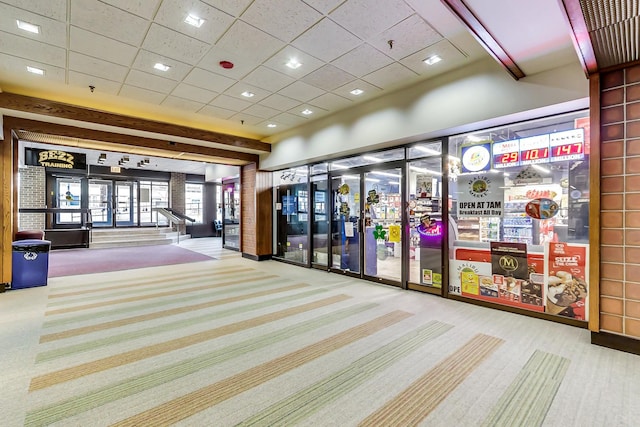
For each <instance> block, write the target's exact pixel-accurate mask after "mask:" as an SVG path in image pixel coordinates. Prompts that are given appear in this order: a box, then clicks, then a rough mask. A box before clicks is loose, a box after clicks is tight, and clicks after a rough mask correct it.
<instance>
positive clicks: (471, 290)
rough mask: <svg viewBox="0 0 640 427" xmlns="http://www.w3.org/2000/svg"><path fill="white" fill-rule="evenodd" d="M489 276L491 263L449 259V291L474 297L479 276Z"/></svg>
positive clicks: (477, 288) (477, 292) (477, 293)
mask: <svg viewBox="0 0 640 427" xmlns="http://www.w3.org/2000/svg"><path fill="white" fill-rule="evenodd" d="M487 276H489V277H490V276H491V264H490V263H488V262H475V261H466V260H457V259H452V260H449V293H450V294H454V295H464V296H470V297H476V296H478V295H479V285H478V284H479V281H480V277H487Z"/></svg>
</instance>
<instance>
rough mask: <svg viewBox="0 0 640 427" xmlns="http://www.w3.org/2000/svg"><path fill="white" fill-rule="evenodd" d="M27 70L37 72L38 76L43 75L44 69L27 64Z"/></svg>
mask: <svg viewBox="0 0 640 427" xmlns="http://www.w3.org/2000/svg"><path fill="white" fill-rule="evenodd" d="M27 71H28V72H30V73H33V74H37V75H39V76H44V70H43V69H41V68H36V67H30V66H28V65H27Z"/></svg>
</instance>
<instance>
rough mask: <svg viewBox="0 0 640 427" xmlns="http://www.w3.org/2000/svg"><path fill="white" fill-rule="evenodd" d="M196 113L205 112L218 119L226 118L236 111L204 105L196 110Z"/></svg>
mask: <svg viewBox="0 0 640 427" xmlns="http://www.w3.org/2000/svg"><path fill="white" fill-rule="evenodd" d="M198 113H199V114H205V115H207V116H211V117H216V118H218V119H223V120H227V119H228V118H230V117H231V116H233V115H234V114H236V111H231V110H227V109H226V108H220V107H215V106H213V105H205V106H204V107H202V109H201V110H200V111H198Z"/></svg>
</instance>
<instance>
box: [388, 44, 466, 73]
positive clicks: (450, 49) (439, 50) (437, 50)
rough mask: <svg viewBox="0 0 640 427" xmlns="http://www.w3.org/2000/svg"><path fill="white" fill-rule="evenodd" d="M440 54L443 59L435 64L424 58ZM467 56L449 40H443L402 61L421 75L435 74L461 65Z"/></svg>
mask: <svg viewBox="0 0 640 427" xmlns="http://www.w3.org/2000/svg"><path fill="white" fill-rule="evenodd" d="M433 55H438V56H439V57H440V58H442V61H440V62H437V63H435V64H433V65H427V64H425V63H424V60H425V59H427V58H429V57H430V56H433ZM466 59H467V57H466V56H465V55H463V54H462V52H460V51H459V50H458V49H456V47H455V46H453V45H452V44H451V43H450V42H449V41H448V40H441V41H439V42H438V43H435V44H432V45H431V46H429V47H428V48H426V49H422V50H421V51H419V52H416V53H414V54H413V55H410V56H408V57H406V58H404V59H403V60H401V61H400V63H401V64H402V65H404V66H405V67H407V68H409V69H411V70H413V71H414V72H416V73H418V74H420V75H429V76H435V75H437V74H440V73H442V72H444V71H446V70H450V69H452V68H454V67H459V66H460V65H461V64H462V63H463V62H464V61H466Z"/></svg>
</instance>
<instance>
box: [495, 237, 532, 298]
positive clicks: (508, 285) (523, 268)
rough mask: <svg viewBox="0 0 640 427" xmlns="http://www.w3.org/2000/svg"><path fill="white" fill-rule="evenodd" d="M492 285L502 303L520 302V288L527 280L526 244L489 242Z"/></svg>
mask: <svg viewBox="0 0 640 427" xmlns="http://www.w3.org/2000/svg"><path fill="white" fill-rule="evenodd" d="M491 273H492V275H493V276H492V283H493V285H494V287H497V293H498V299H500V300H504V301H503V302H505V303H508V302H516V303H519V302H521V301H522V288H523V285H525V283H526V282H527V280H528V279H529V267H528V265H527V245H526V243H515V242H491Z"/></svg>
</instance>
